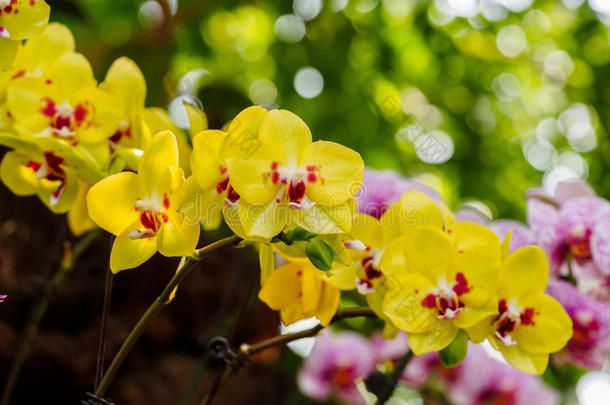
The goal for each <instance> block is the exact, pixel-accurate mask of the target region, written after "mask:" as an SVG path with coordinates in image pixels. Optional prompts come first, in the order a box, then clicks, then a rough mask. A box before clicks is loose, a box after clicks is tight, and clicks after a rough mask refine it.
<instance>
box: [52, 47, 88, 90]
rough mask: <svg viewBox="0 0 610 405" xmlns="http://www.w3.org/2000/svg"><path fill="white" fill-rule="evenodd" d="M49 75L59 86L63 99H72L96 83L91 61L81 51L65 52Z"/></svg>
mask: <svg viewBox="0 0 610 405" xmlns="http://www.w3.org/2000/svg"><path fill="white" fill-rule="evenodd" d="M48 75H49V77H50V78H51V80H52V81H53V83H54V84H55V85H57V87H58V88H59V91H60V93H61V95H62V96H63V100H72V99H73V98H74V97H75V96H76V94H78V93H79V92H80V91H82V90H83V89H87V88H89V87H94V86H95V84H96V82H95V78H94V77H93V69H91V65H90V64H89V61H88V60H87V58H85V57H84V56H83V55H82V54H80V53H74V52H69V53H65V54H63V55H62V56H61V57H60V58H59V59H58V60H57V61H56V62H55V64H53V67H52V68H51V69H50V70H49V74H48Z"/></svg>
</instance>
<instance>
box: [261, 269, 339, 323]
mask: <svg viewBox="0 0 610 405" xmlns="http://www.w3.org/2000/svg"><path fill="white" fill-rule="evenodd" d="M258 297H259V298H260V300H261V301H263V302H264V303H266V304H267V305H268V306H269V308H271V309H273V310H276V311H280V315H281V317H282V322H283V323H284V324H286V325H290V324H292V323H294V322H296V321H298V320H300V319H305V318H311V317H313V316H315V317H316V318H318V320H319V321H320V324H322V326H328V325H329V324H330V321H331V320H332V318H333V316H334V315H335V313H336V312H337V309H338V308H339V298H340V291H339V289H337V288H335V287H333V286H332V285H330V284H329V283H327V282H326V281H325V280H324V272H322V271H320V270H318V269H316V268H315V267H314V266H313V265H312V264H310V263H307V262H296V263H289V264H286V265H284V266H281V267H279V268H278V269H276V270H275V272H274V273H273V274H272V275H271V276H270V277H269V279H268V280H267V281H266V282H265V284H264V285H263V287H262V288H261V290H260V292H259V294H258Z"/></svg>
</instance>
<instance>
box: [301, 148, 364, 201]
mask: <svg viewBox="0 0 610 405" xmlns="http://www.w3.org/2000/svg"><path fill="white" fill-rule="evenodd" d="M299 166H300V167H301V168H307V170H308V172H310V176H311V178H312V179H315V180H314V181H310V180H309V177H308V181H307V188H306V190H307V196H309V199H310V200H312V201H316V202H322V203H326V204H340V203H344V202H345V201H347V200H348V199H350V198H352V197H353V196H354V195H355V194H356V192H358V190H359V189H360V186H362V173H363V170H364V162H363V161H362V158H361V157H360V154H359V153H358V152H355V151H353V150H351V149H349V148H346V147H345V146H343V145H339V144H337V143H334V142H326V141H317V142H314V143H311V144H309V145H307V146H306V147H305V150H303V153H302V154H301V160H300V162H299ZM310 169H311V170H310Z"/></svg>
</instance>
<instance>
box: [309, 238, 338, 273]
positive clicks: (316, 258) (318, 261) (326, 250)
mask: <svg viewBox="0 0 610 405" xmlns="http://www.w3.org/2000/svg"><path fill="white" fill-rule="evenodd" d="M305 253H306V254H307V257H308V258H309V261H310V262H311V264H313V265H314V266H316V267H317V268H318V269H320V270H322V271H328V270H330V269H331V268H332V265H333V258H334V256H335V253H334V252H333V249H332V248H331V247H330V246H328V244H326V243H325V242H324V241H322V239H319V238H313V239H312V240H311V241H309V243H308V244H307V247H306V248H305Z"/></svg>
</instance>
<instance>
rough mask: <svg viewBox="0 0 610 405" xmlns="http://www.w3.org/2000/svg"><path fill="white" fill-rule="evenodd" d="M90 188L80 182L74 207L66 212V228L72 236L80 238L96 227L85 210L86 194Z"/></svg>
mask: <svg viewBox="0 0 610 405" xmlns="http://www.w3.org/2000/svg"><path fill="white" fill-rule="evenodd" d="M90 187H91V186H89V185H88V184H85V183H83V182H80V185H79V188H78V194H77V195H76V200H75V201H74V205H73V206H72V208H70V211H68V226H69V227H70V232H72V235H74V236H80V235H82V234H83V233H85V232H88V231H90V230H91V229H94V228H95V227H96V225H95V222H93V221H92V220H91V217H89V212H88V210H87V193H88V192H89V189H90Z"/></svg>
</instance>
